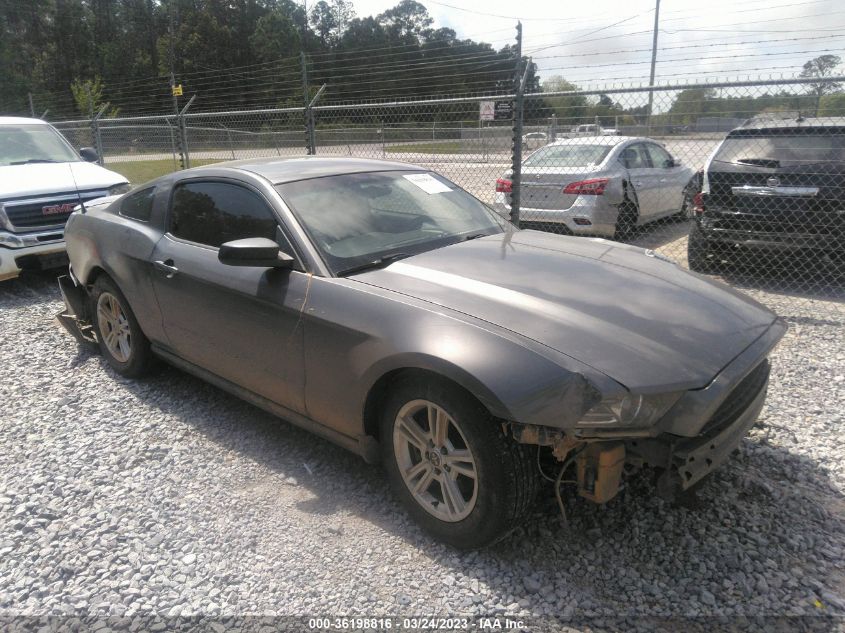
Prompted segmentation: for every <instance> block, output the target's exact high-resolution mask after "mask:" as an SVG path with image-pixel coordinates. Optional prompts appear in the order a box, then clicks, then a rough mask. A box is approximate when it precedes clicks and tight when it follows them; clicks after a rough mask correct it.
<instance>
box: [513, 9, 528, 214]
mask: <svg viewBox="0 0 845 633" xmlns="http://www.w3.org/2000/svg"><path fill="white" fill-rule="evenodd" d="M529 67H530V64H525V70H524V71H523V72H522V73H520V70H522V22H517V23H516V69H515V73H514V78H515V80H516V82H515V83H516V94H515V95H514V103H513V139H512V145H511V222H513V224H514V225H515V226H517V227H519V194H520V188H521V184H522V102H523V94H524V93H525V81H526V78H527V76H528V68H529Z"/></svg>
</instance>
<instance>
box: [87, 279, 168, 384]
mask: <svg viewBox="0 0 845 633" xmlns="http://www.w3.org/2000/svg"><path fill="white" fill-rule="evenodd" d="M91 300H92V305H93V315H94V318H93V321H94V323H93V325H94V331H95V332H96V334H97V342H98V343H99V346H100V352H101V353H102V355H103V357H104V358H105V359H106V361H108V363H109V365H111V366H112V367H113V368H114V370H115V371H117V373H119V374H120V375H122V376H126V377H127V378H137V377H139V376H142V375H144V374H145V373H147V372H148V371H149V369H150V367H151V366H152V363H153V354H152V351H151V350H150V342H149V340H147V337H146V336H144V333H143V332H142V331H141V327H140V326H139V325H138V321H137V320H136V319H135V315H134V314H133V313H132V310H131V309H130V308H129V303H128V302H127V301H126V298H125V297H124V296H123V293H121V292H120V290H118V289H117V286H116V285H115V284H114V282H112V281H111V280H110V279H109V278H108V277H105V276H101V277H98V278H97V281H96V282H95V283H94V289H93V291H92V293H91Z"/></svg>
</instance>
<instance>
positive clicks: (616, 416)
mask: <svg viewBox="0 0 845 633" xmlns="http://www.w3.org/2000/svg"><path fill="white" fill-rule="evenodd" d="M681 395H682V394H681V393H661V394H656V395H651V396H638V395H635V394H631V393H629V394H625V395H624V396H621V397H617V398H608V399H605V400H602V401H601V402H599V403H598V404H597V405H595V406H594V407H593V408H592V409H590V410H589V411H587V413H585V414H584V416H583V417H582V418H581V420H580V421H579V422H578V426H605V425H624V426H636V427H642V426H651V425H652V424H654V423H655V422H657V421H658V420H659V419H660V418H662V417H663V416H664V415H665V413H666V412H667V411H668V410H669V409H670V407H671V406H672V405H673V404H675V403H676V402H677V401H678V399H679V398H680V397H681Z"/></svg>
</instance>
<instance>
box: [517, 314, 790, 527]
mask: <svg viewBox="0 0 845 633" xmlns="http://www.w3.org/2000/svg"><path fill="white" fill-rule="evenodd" d="M785 331H786V325H785V324H784V322H783V321H781V320H780V319H778V320H776V321H774V322H773V323H772V325H771V327H769V328H768V330H766V331H765V332H764V333H763V334H762V335H761V336H760V337H759V338H758V339H757V340H756V341H755V342H754V343H752V344H751V345H750V346H749V347H748V348H746V349H745V350H744V351H742V352H741V353H740V354H739V355H738V356H737V357H736V358H734V359H733V360H732V361H731V362H730V363H729V364H728V365H727V366H726V367H724V368H723V369H722V371H721V372H719V374H718V375H717V376H715V377H714V378H713V380H711V381H710V382H709V383H708V384H707V385H706V386H705V387H703V388H700V389H692V390H688V391H682V392H671V391H670V392H661V391H660V389H659V388H655V389H654V393H649V394H633V393H625V394H615V395H613V396H611V397H602V398H601V399H600V400H599V401H598V402H597V403H595V404H593V405H592V406H591V407H590V408H589V409H588V410H587V411H585V412H583V413H581V414H580V416H579V419H578V420H577V421H576V422H575V423H564V424H563V425H561V427H549V426H542V425H536V424H524V423H519V422H504V423H503V424H504V425H505V427H506V431H507V432H509V433H510V434H511V435H512V436H513V438H514V439H515V440H516V441H517V442H520V443H522V444H531V445H536V446H538V451H542V452H543V454H544V455H545V457H546V458H553V460H554V462H556V463H557V465H558V466H557V471H556V473H555V474H556V477H549V476H548V475H545V473H543V474H544V476H545V477H546V478H547V479H552V480H554V481H555V484H556V485H555V492H556V494H557V496H558V502H559V503H560V507H561V511H563V504H562V502H561V499H560V484H561V483H562V482H563V481H567V482H572V483H576V484H577V488H578V494H579V496H581V497H583V498H585V499H588V500H590V501H593V502H595V503H606V502H608V501H610V500H611V499H613V497H615V496H616V494H617V493H618V492H619V490H620V488H621V486H622V481H623V474H624V473H627V472H633V471H635V470H638V469H639V468H642V467H650V468H653V469H654V470H655V471H656V472H657V473H659V476H658V479H657V486H656V492H657V494H658V495H659V496H661V497H663V498H664V499H668V500H671V499H674V498H676V497H677V496H678V495H680V494H681V493H683V492H685V491H688V490H689V489H691V488H692V487H693V486H695V485H696V484H697V483H699V482H700V481H701V480H702V479H703V478H704V477H706V476H707V475H708V474H710V473H711V472H713V471H714V470H715V469H716V468H718V467H719V466H720V465H721V464H723V463H724V462H725V461H726V460H727V459H728V458H729V457H730V455H731V453H733V452H734V451H735V450H736V449H737V448H738V447H739V445H740V443H741V442H742V439H743V438H744V437H745V436H746V434H747V433H748V431H749V429H750V428H751V427H752V426H753V425H754V423H755V422H756V421H757V418H758V416H759V415H760V412H761V411H762V409H763V405H764V403H765V399H766V394H767V389H768V383H769V373H770V368H771V365H770V362H769V360H768V355H769V352H770V351H771V350H772V348H774V346H775V345H776V344H777V343H778V342H779V341H780V339H781V338H782V337H783V335H784V333H785ZM540 454H541V453H540V452H538V467H540V468H541V472H542V467H541V466H539V463H540V459H539V458H540ZM549 461H551V459H550V460H549ZM564 516H565V513H564Z"/></svg>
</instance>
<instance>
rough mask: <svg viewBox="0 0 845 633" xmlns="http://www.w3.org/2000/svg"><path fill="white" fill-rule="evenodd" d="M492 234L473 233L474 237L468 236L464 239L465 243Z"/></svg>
mask: <svg viewBox="0 0 845 633" xmlns="http://www.w3.org/2000/svg"><path fill="white" fill-rule="evenodd" d="M488 235H490V233H473V234H472V235H467V236H466V237H465V238H464V242H469V241H470V240H477V239H478V238H479V237H487V236H488Z"/></svg>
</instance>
